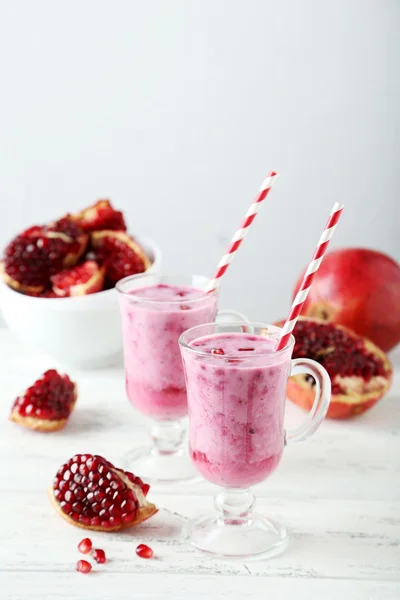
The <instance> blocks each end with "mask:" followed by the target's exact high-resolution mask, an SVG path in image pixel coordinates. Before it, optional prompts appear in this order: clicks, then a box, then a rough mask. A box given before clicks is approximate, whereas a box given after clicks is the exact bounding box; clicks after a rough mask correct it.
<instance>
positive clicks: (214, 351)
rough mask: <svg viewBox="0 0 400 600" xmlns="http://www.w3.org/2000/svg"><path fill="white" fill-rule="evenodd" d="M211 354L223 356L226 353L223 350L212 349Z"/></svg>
mask: <svg viewBox="0 0 400 600" xmlns="http://www.w3.org/2000/svg"><path fill="white" fill-rule="evenodd" d="M211 354H220V355H223V354H225V352H224V351H223V350H222V348H211Z"/></svg>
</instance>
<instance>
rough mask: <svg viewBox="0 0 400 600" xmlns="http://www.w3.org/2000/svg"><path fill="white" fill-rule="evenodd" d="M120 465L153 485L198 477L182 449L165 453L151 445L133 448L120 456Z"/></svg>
mask: <svg viewBox="0 0 400 600" xmlns="http://www.w3.org/2000/svg"><path fill="white" fill-rule="evenodd" d="M121 465H122V468H123V469H125V470H126V471H131V472H132V473H134V474H135V475H138V476H139V477H140V478H141V479H143V481H145V482H146V483H150V484H153V485H154V484H169V483H176V482H180V481H182V482H184V481H189V480H191V479H200V478H199V475H198V473H197V472H196V471H195V469H194V467H193V465H192V462H191V460H190V458H189V456H188V454H187V453H186V452H184V451H183V450H182V449H180V450H177V451H176V452H171V453H168V454H166V453H160V452H158V451H157V450H156V449H154V448H151V447H148V448H135V449H134V450H131V451H130V452H128V453H127V454H125V456H123V457H122V460H121Z"/></svg>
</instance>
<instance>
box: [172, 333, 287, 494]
mask: <svg viewBox="0 0 400 600" xmlns="http://www.w3.org/2000/svg"><path fill="white" fill-rule="evenodd" d="M200 329H201V328H200ZM275 344H276V340H273V339H270V338H267V337H263V336H262V335H250V334H246V333H239V332H238V333H235V332H232V333H222V332H221V333H216V334H211V335H205V336H203V337H198V338H197V339H193V340H192V341H190V342H188V346H187V347H185V346H184V345H182V357H183V362H184V365H185V371H186V378H187V382H186V384H187V390H188V404H189V440H190V441H189V444H190V455H191V458H192V460H193V462H194V464H195V466H196V469H197V470H198V471H199V472H200V473H201V475H202V476H203V477H204V478H205V479H207V480H209V481H212V482H213V483H216V484H218V485H221V486H225V487H238V488H246V487H248V486H251V485H254V484H256V483H259V482H260V481H263V480H264V479H265V478H266V477H267V476H268V475H269V474H270V473H271V472H272V471H273V470H274V469H275V467H276V466H277V465H278V463H279V461H280V459H281V456H282V452H283V447H284V429H283V418H284V408H285V399H286V385H287V380H288V376H289V373H290V359H291V351H292V348H291V347H289V348H288V349H284V350H283V351H281V352H279V353H276V352H274V347H275Z"/></svg>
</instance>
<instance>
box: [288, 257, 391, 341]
mask: <svg viewBox="0 0 400 600" xmlns="http://www.w3.org/2000/svg"><path fill="white" fill-rule="evenodd" d="M301 279H302V278H300V279H299V281H298V282H297V284H296V289H295V292H294V294H296V292H297V290H298V288H299V286H300V284H301ZM302 314H303V316H307V317H315V318H320V319H323V320H325V321H328V322H332V323H336V324H339V325H343V326H345V327H348V328H349V329H352V330H353V331H355V332H356V333H357V334H358V335H361V336H363V337H367V338H369V339H370V340H371V341H372V342H374V343H375V344H377V346H379V347H380V348H382V350H384V351H385V352H388V351H389V350H391V349H392V348H394V347H395V346H396V344H398V343H399V342H400V265H399V264H398V263H396V262H395V261H394V260H392V259H391V258H390V257H389V256H386V255H385V254H382V253H381V252H377V251H375V250H368V249H365V248H346V249H342V250H335V251H334V252H329V253H328V254H327V255H326V256H325V258H324V260H323V262H322V264H321V266H320V268H319V269H318V271H317V272H316V273H315V276H314V279H313V284H312V286H311V289H310V292H309V294H308V297H307V300H306V301H305V303H304V307H303V309H302Z"/></svg>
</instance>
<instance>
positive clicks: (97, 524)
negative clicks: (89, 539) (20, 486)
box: [49, 454, 157, 531]
mask: <svg viewBox="0 0 400 600" xmlns="http://www.w3.org/2000/svg"><path fill="white" fill-rule="evenodd" d="M148 490H149V486H148V485H147V484H144V483H143V481H142V480H141V479H140V477H135V475H133V474H132V473H129V472H128V471H123V470H122V469H117V468H116V467H114V465H112V464H111V463H110V462H109V461H108V460H106V459H105V458H103V457H101V456H96V455H94V456H93V455H92V454H76V455H75V456H74V457H73V458H71V459H70V460H69V461H68V462H66V463H65V464H63V465H61V467H60V468H59V469H58V471H57V474H56V476H55V478H54V482H53V485H52V487H51V488H50V489H49V495H50V499H51V501H52V503H53V505H54V507H55V508H56V510H57V512H58V514H59V515H60V516H61V517H62V518H63V519H65V520H66V521H67V522H68V523H71V524H72V525H76V526H77V527H82V528H83V529H91V530H96V531H118V530H120V529H127V528H129V527H133V526H134V525H138V524H139V523H142V522H143V521H145V520H146V519H149V518H150V517H151V516H152V515H154V514H155V513H156V512H157V508H156V507H155V506H154V504H151V503H150V502H148V501H147V499H146V493H147V492H148Z"/></svg>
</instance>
